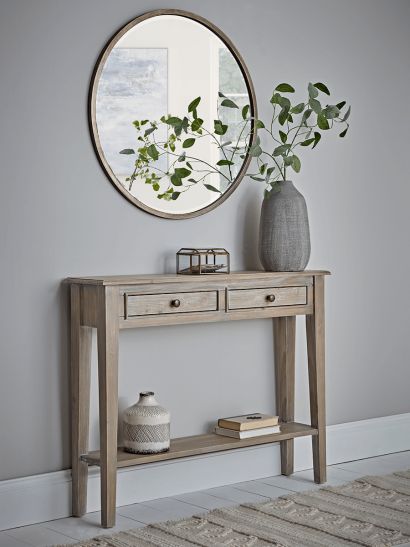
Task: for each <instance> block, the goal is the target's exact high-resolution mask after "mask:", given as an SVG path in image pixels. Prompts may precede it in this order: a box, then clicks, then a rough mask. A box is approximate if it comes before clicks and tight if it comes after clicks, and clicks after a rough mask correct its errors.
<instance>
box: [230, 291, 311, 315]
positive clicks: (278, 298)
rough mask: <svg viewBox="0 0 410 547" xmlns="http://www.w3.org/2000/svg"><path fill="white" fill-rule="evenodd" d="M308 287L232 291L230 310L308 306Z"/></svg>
mask: <svg viewBox="0 0 410 547" xmlns="http://www.w3.org/2000/svg"><path fill="white" fill-rule="evenodd" d="M306 291H307V287H266V288H264V289H232V290H230V291H229V293H228V309H229V310H240V309H249V308H271V307H277V306H298V305H305V304H307V292H306Z"/></svg>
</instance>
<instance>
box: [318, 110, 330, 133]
mask: <svg viewBox="0 0 410 547" xmlns="http://www.w3.org/2000/svg"><path fill="white" fill-rule="evenodd" d="M317 125H318V127H319V129H323V130H325V129H329V122H328V121H327V119H326V117H325V115H324V114H322V112H320V114H318V115H317Z"/></svg>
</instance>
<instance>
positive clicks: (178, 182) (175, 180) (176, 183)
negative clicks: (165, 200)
mask: <svg viewBox="0 0 410 547" xmlns="http://www.w3.org/2000/svg"><path fill="white" fill-rule="evenodd" d="M171 182H172V184H173V185H174V186H182V180H181V179H180V178H179V177H178V175H177V174H176V173H174V174H173V175H172V176H171Z"/></svg>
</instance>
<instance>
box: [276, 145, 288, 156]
mask: <svg viewBox="0 0 410 547" xmlns="http://www.w3.org/2000/svg"><path fill="white" fill-rule="evenodd" d="M289 148H290V144H281V145H280V146H278V147H277V148H275V150H274V151H273V155H274V156H283V155H284V154H286V152H287V151H288V150H289Z"/></svg>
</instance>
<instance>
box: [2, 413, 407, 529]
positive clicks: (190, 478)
mask: <svg viewBox="0 0 410 547" xmlns="http://www.w3.org/2000/svg"><path fill="white" fill-rule="evenodd" d="M404 450H410V413H407V414H398V415H396V416H387V417H382V418H374V419H371V420H362V421H359V422H351V423H345V424H340V425H332V426H329V427H328V428H327V453H328V464H329V465H332V464H337V463H342V462H346V461H351V460H358V459H363V458H370V457H373V456H379V455H382V454H390V453H393V452H401V451H404ZM310 467H312V456H311V442H310V437H303V438H299V439H296V441H295V471H300V470H302V469H309V468H310ZM279 474H280V457H279V445H278V444H275V445H270V446H258V447H251V448H245V449H238V450H235V451H230V452H223V453H217V454H208V455H203V456H196V457H192V458H187V459H184V460H174V461H171V462H160V463H158V464H150V465H144V466H139V467H137V468H136V467H133V468H126V469H120V470H119V471H118V493H117V502H118V505H119V506H120V505H128V504H131V503H137V502H141V501H146V500H149V499H155V498H162V497H166V496H173V495H176V494H181V493H184V492H190V491H194V490H202V489H207V488H212V487H216V486H221V485H225V484H233V483H235V482H242V481H249V480H254V479H259V478H262V477H267V476H273V475H279ZM99 497H100V485H99V472H98V469H94V468H91V469H90V476H89V484H88V511H98V510H99V508H100V501H99ZM70 514H71V472H70V471H69V470H67V471H58V472H55V473H47V474H44V475H36V476H32V477H23V478H20V479H13V480H7V481H2V482H0V530H6V529H8V528H15V527H17V526H24V525H27V524H34V523H38V522H44V521H47V520H53V519H58V518H63V517H67V516H69V515H70Z"/></svg>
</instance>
